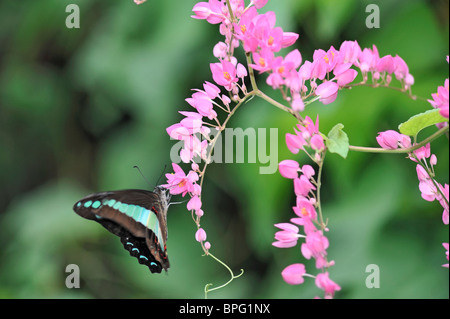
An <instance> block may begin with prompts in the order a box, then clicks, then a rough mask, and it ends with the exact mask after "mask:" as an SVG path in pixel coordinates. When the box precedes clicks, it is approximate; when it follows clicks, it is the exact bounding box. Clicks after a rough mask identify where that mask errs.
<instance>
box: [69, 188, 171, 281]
mask: <svg viewBox="0 0 450 319" xmlns="http://www.w3.org/2000/svg"><path fill="white" fill-rule="evenodd" d="M167 208H168V197H167V196H166V193H165V189H163V188H161V187H157V188H155V192H151V191H147V190H138V189H135V190H122V191H113V192H103V193H96V194H92V195H89V196H86V197H85V198H83V199H81V200H80V201H78V202H76V203H75V205H74V207H73V209H74V211H75V212H76V213H77V214H78V215H80V216H82V217H84V218H87V219H91V220H94V221H96V222H98V223H100V224H101V225H102V226H103V227H105V228H106V229H108V230H109V231H110V232H111V233H113V234H115V235H117V236H119V237H120V239H121V242H122V244H123V245H124V248H125V249H126V250H127V251H129V252H130V255H132V256H134V257H136V258H137V259H138V261H139V263H141V264H144V265H147V266H148V267H149V269H150V271H151V272H157V273H160V272H161V269H165V270H166V271H167V269H168V268H169V260H168V258H167V252H166V241H167Z"/></svg>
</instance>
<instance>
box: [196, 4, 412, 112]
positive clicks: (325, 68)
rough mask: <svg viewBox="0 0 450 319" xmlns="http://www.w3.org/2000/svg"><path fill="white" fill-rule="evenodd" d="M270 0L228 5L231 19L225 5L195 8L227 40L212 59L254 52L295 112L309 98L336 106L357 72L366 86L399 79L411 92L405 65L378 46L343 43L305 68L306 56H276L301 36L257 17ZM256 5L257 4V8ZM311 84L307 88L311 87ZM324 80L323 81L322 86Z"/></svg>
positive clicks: (268, 17)
mask: <svg viewBox="0 0 450 319" xmlns="http://www.w3.org/2000/svg"><path fill="white" fill-rule="evenodd" d="M266 2H267V1H252V2H251V4H250V6H249V7H247V8H245V5H244V1H243V0H234V1H230V4H231V7H232V10H233V13H234V16H233V17H230V14H229V12H228V8H227V5H226V2H225V1H219V0H210V1H208V2H200V3H198V4H197V5H195V6H194V9H193V11H194V13H195V15H194V16H193V17H194V18H196V19H206V20H207V21H208V22H209V23H212V24H219V23H220V32H221V34H223V35H225V42H219V43H218V44H217V45H216V46H215V48H214V55H215V56H216V57H217V58H219V59H226V58H227V57H229V56H230V53H231V55H232V52H233V49H234V48H235V47H238V46H239V45H240V43H239V41H241V42H242V46H243V48H244V50H245V51H246V52H247V53H248V54H251V56H252V59H253V63H252V64H250V65H249V66H250V67H251V68H253V69H254V70H257V71H259V72H260V73H267V74H268V77H267V84H269V85H270V86H272V88H273V89H284V92H285V95H284V96H285V99H286V100H287V101H288V102H289V103H290V106H291V108H292V109H293V110H294V111H303V109H304V107H305V100H307V99H308V98H309V97H316V98H318V99H319V100H320V101H321V102H322V103H323V104H329V103H332V102H333V101H334V100H335V99H336V97H337V94H338V91H339V89H342V88H344V87H346V86H347V85H348V84H350V83H351V82H353V81H354V80H355V78H356V77H357V75H358V71H356V70H355V69H352V67H356V68H358V69H359V70H360V72H361V75H362V82H361V83H360V84H364V83H367V81H368V78H369V77H368V75H369V74H371V78H372V82H373V83H372V85H389V84H390V83H391V81H392V77H393V76H395V78H396V79H397V80H399V81H400V82H401V84H402V89H403V90H408V89H409V88H410V87H411V85H413V84H414V77H413V76H412V75H411V74H410V73H409V68H408V66H407V64H406V63H405V61H404V60H403V59H402V58H401V57H399V56H398V55H396V56H395V57H393V56H392V55H386V56H383V57H380V55H379V53H378V49H377V47H376V46H375V45H374V46H373V47H372V49H369V48H365V49H361V47H360V46H359V44H358V42H357V41H344V42H343V43H342V44H341V46H340V48H339V50H337V49H335V48H334V47H333V46H331V47H330V49H329V50H328V51H324V50H316V51H315V52H314V55H313V60H312V61H305V62H304V63H303V64H302V55H301V53H300V52H299V51H298V50H297V49H295V50H292V51H291V52H289V53H288V54H287V55H286V56H285V57H281V56H276V53H277V52H279V51H280V50H281V49H282V48H286V47H289V46H291V45H292V44H294V43H295V41H296V40H297V39H298V37H299V35H298V34H296V33H293V32H284V31H283V29H282V28H281V27H276V26H275V23H276V15H275V13H274V12H272V11H269V12H267V13H264V14H259V13H258V11H257V9H259V8H261V7H263V6H264V5H265V4H266ZM253 5H254V6H253ZM307 81H309V88H308V86H307ZM318 81H320V83H318Z"/></svg>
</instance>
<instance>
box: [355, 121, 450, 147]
mask: <svg viewBox="0 0 450 319" xmlns="http://www.w3.org/2000/svg"><path fill="white" fill-rule="evenodd" d="M448 128H449V126H445V127H443V128H441V129H440V130H438V131H436V132H435V133H433V134H432V135H430V136H428V137H427V138H426V139H424V140H423V141H422V142H420V143H418V144H416V145H413V146H411V147H408V148H399V149H395V150H387V149H384V148H381V147H364V146H353V145H350V146H349V149H350V150H351V151H356V152H364V153H390V154H404V153H411V152H413V151H415V150H417V149H419V148H421V147H422V146H425V145H427V144H428V143H430V142H431V141H433V140H435V139H436V138H438V137H439V136H441V135H444V134H445V133H447V132H448V130H449V129H448Z"/></svg>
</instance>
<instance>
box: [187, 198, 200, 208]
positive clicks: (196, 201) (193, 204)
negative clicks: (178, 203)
mask: <svg viewBox="0 0 450 319" xmlns="http://www.w3.org/2000/svg"><path fill="white" fill-rule="evenodd" d="M201 207H202V201H201V200H200V198H199V197H198V196H197V195H195V196H194V197H192V198H191V199H190V200H189V202H188V203H187V209H188V210H195V211H197V210H199V209H200V208H201Z"/></svg>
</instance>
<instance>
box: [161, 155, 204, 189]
mask: <svg viewBox="0 0 450 319" xmlns="http://www.w3.org/2000/svg"><path fill="white" fill-rule="evenodd" d="M172 167H173V170H174V173H171V174H166V178H167V184H165V185H163V186H164V187H165V188H168V189H170V193H171V194H172V195H178V194H182V196H183V197H184V195H186V194H187V193H188V192H191V191H193V190H194V183H195V182H197V181H198V174H197V173H195V172H193V171H190V172H189V173H188V175H186V174H185V173H184V171H183V169H182V168H181V167H180V166H179V165H178V164H175V163H172Z"/></svg>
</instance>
